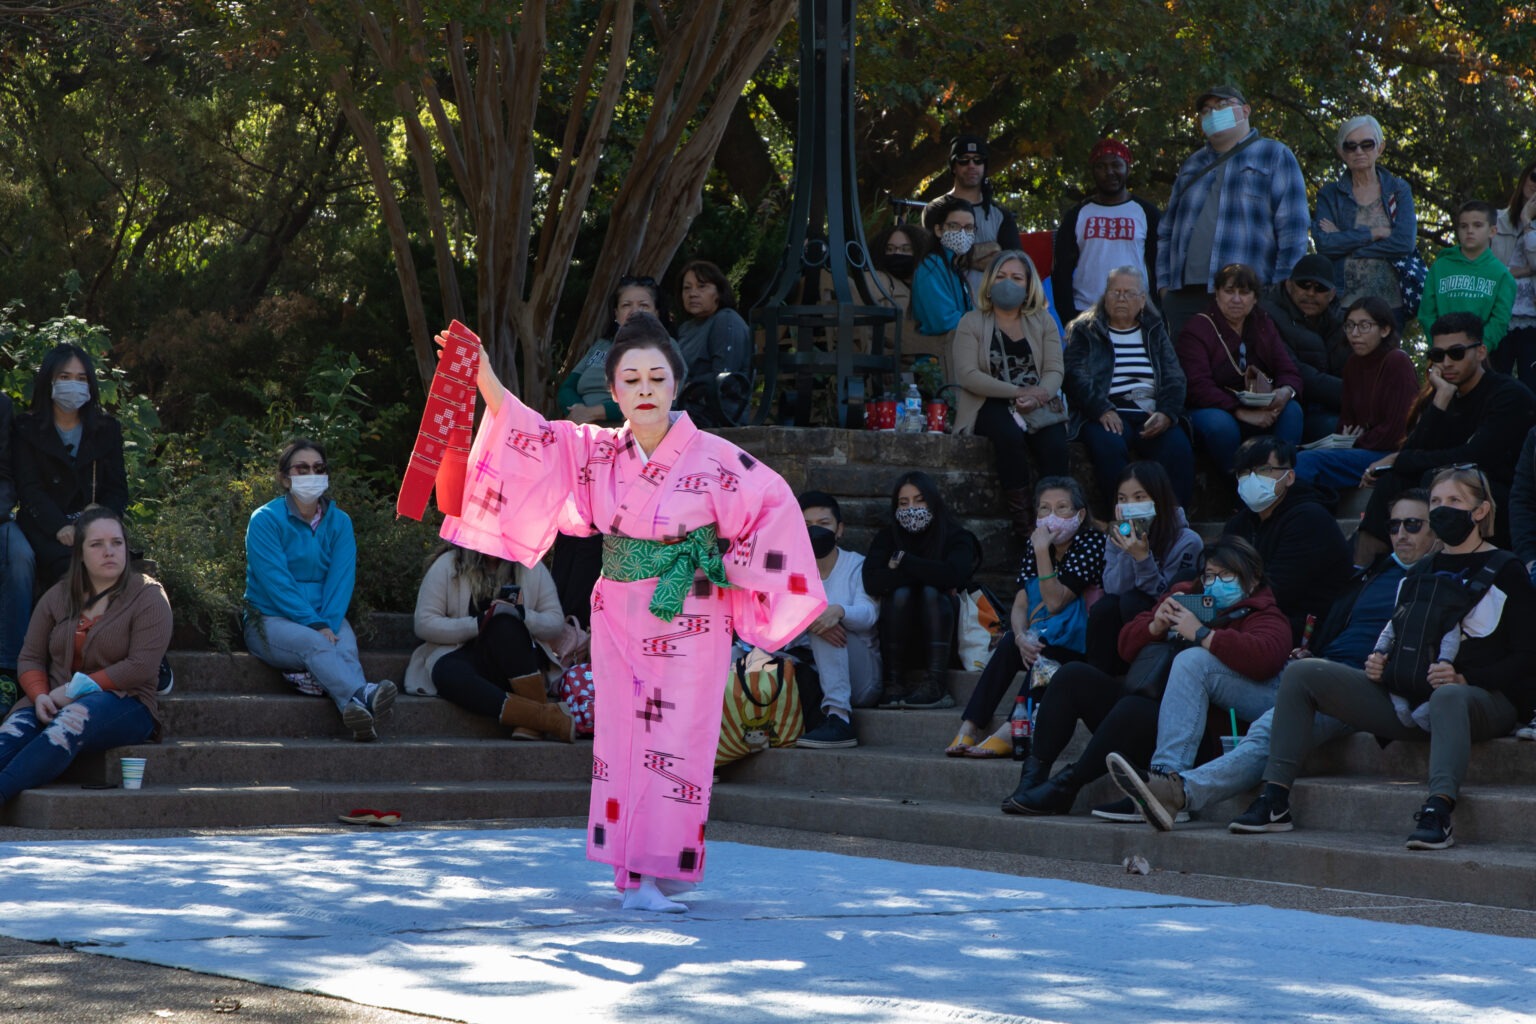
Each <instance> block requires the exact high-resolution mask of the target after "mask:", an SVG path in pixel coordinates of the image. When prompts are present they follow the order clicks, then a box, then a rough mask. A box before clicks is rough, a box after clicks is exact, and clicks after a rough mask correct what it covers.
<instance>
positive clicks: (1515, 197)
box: [1504, 160, 1536, 225]
mask: <svg viewBox="0 0 1536 1024" xmlns="http://www.w3.org/2000/svg"><path fill="white" fill-rule="evenodd" d="M1533 174H1536V160H1532V161H1531V162H1530V163H1528V164H1526V165H1525V168H1524V170H1522V171H1521V172H1520V177H1518V178H1516V179H1515V190H1514V191H1513V192H1511V193H1510V195H1509V205H1508V206H1506V207H1505V208H1504V210H1505V212H1506V213H1508V214H1509V222H1510V223H1511V224H1516V225H1518V224H1519V223H1520V207H1522V206H1524V205H1525V183H1526V182H1527V181H1528V180H1530V177H1531V175H1533Z"/></svg>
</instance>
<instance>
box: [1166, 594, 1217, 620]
mask: <svg viewBox="0 0 1536 1024" xmlns="http://www.w3.org/2000/svg"><path fill="white" fill-rule="evenodd" d="M1173 599H1174V600H1175V601H1177V602H1179V604H1181V605H1183V606H1184V607H1185V608H1188V609H1189V610H1190V611H1192V612H1194V613H1195V618H1197V619H1199V620H1200V621H1201V622H1210V621H1212V620H1213V619H1215V618H1216V599H1215V598H1214V597H1212V596H1211V595H1209V594H1174V595H1173Z"/></svg>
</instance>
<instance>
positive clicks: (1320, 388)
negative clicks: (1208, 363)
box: [1259, 253, 1349, 441]
mask: <svg viewBox="0 0 1536 1024" xmlns="http://www.w3.org/2000/svg"><path fill="white" fill-rule="evenodd" d="M1259 305H1260V308H1262V309H1263V310H1264V312H1266V313H1268V314H1269V317H1270V319H1271V320H1273V321H1274V323H1275V327H1276V329H1277V330H1279V332H1280V339H1281V340H1282V341H1284V342H1285V347H1286V348H1287V349H1289V350H1290V354H1291V359H1292V361H1293V362H1295V364H1296V372H1297V373H1299V374H1301V387H1302V392H1303V393H1304V394H1305V395H1306V396H1307V397H1306V401H1305V402H1303V403H1302V413H1303V423H1302V428H1301V436H1302V439H1303V440H1307V441H1315V440H1317V439H1318V438H1319V437H1327V436H1328V435H1329V434H1331V433H1333V432H1334V430H1335V429H1336V428H1337V426H1338V423H1339V412H1340V409H1341V406H1342V403H1343V389H1344V381H1343V373H1344V361H1345V360H1346V359H1348V358H1349V346H1348V345H1347V344H1346V343H1345V342H1346V341H1347V340H1348V339H1346V338H1345V337H1344V309H1343V307H1342V306H1341V305H1340V304H1339V297H1338V293H1337V292H1336V291H1334V290H1333V264H1332V263H1331V262H1329V260H1328V258H1327V257H1325V256H1319V255H1318V254H1317V253H1312V254H1311V255H1308V256H1303V257H1302V258H1301V262H1299V263H1297V264H1296V266H1295V267H1293V268H1292V269H1291V276H1290V277H1289V278H1287V279H1286V280H1284V281H1281V282H1280V283H1279V284H1274V285H1271V286H1270V288H1269V290H1268V292H1266V293H1265V295H1264V300H1263V301H1262V302H1261V303H1259Z"/></svg>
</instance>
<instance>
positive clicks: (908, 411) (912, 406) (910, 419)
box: [900, 384, 927, 434]
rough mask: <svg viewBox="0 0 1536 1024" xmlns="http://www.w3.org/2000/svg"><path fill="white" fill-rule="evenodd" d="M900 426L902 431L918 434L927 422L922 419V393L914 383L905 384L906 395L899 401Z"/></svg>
mask: <svg viewBox="0 0 1536 1024" xmlns="http://www.w3.org/2000/svg"><path fill="white" fill-rule="evenodd" d="M901 412H902V415H901V426H900V429H901V431H902V432H903V433H907V434H920V433H922V432H923V429H924V428H925V427H926V426H927V424H926V423H925V422H924V420H923V393H922V392H921V391H919V390H917V385H916V384H910V385H908V386H907V397H906V399H905V400H904V401H903V402H902V403H901Z"/></svg>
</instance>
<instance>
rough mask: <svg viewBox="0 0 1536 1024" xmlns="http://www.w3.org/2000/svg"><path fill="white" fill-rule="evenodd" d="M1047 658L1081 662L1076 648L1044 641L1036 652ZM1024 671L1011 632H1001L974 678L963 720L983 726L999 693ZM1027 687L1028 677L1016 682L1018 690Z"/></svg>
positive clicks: (996, 701)
mask: <svg viewBox="0 0 1536 1024" xmlns="http://www.w3.org/2000/svg"><path fill="white" fill-rule="evenodd" d="M1040 653H1041V654H1042V655H1044V656H1045V657H1047V658H1054V659H1055V660H1056V661H1058V662H1060V663H1061V664H1063V665H1065V664H1067V663H1068V662H1070V661H1081V660H1082V658H1083V656H1082V655H1081V654H1079V653H1078V652H1077V651H1074V650H1071V649H1070V648H1066V647H1053V646H1051V645H1050V644H1047V645H1046V647H1045V650H1043V651H1041V652H1040ZM1022 671H1024V656H1023V655H1022V654H1020V653H1019V644H1018V641H1017V640H1015V639H1014V636H1013V631H1012V630H1009V631H1008V632H1006V633H1004V634H1003V638H1002V639H1001V640H999V641H998V642H997V646H996V647H994V648H993V649H992V656H991V657H990V658H988V659H987V666H986V668H983V669H982V670H981V678H980V679H978V680H977V681H976V689H974V690H972V691H971V699H970V700H969V701H967V702H966V705H965V715H964V716H963V717H964V718H965V720H966V721H967V722H972V723H974V724H975V725H977V726H979V727H981V728H986V725H987V722H988V721H989V720H990V719H991V718H992V715H993V713H994V712H995V711H997V705H998V704H999V703H1000V702H1001V701H1002V699H1003V695H1004V694H1005V693H1007V692H1008V687H1010V686H1012V685H1013V677H1014V676H1016V675H1018V674H1019V673H1020V672H1022ZM1027 688H1028V680H1027V678H1026V680H1025V682H1024V683H1021V684H1020V687H1019V689H1020V692H1021V693H1022V692H1023V691H1024V690H1026V689H1027Z"/></svg>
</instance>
